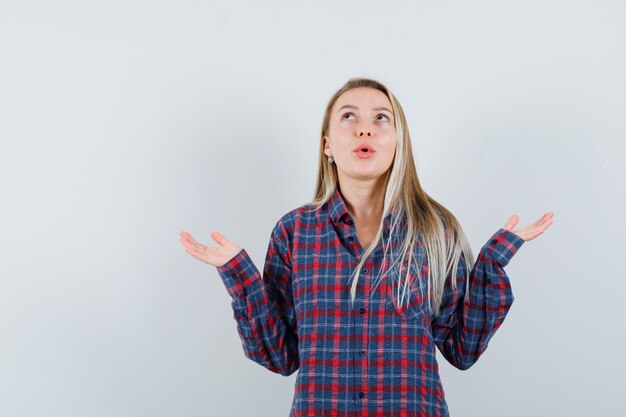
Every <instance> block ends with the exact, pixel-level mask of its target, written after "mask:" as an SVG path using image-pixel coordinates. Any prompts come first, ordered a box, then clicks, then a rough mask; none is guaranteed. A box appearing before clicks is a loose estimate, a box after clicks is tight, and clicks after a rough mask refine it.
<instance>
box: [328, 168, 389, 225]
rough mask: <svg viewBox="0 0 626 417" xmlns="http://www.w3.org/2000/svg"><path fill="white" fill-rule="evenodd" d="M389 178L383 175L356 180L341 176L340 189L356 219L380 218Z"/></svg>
mask: <svg viewBox="0 0 626 417" xmlns="http://www.w3.org/2000/svg"><path fill="white" fill-rule="evenodd" d="M386 186H387V178H385V176H384V175H381V176H380V177H379V178H375V179H372V180H354V179H351V178H343V179H342V178H341V176H340V177H339V189H340V190H341V195H342V196H343V199H344V201H345V203H346V206H347V208H348V211H349V212H350V214H351V215H352V216H353V217H355V219H375V220H380V218H381V217H382V214H383V205H384V202H385V188H386Z"/></svg>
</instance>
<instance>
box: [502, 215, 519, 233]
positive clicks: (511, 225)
mask: <svg viewBox="0 0 626 417" xmlns="http://www.w3.org/2000/svg"><path fill="white" fill-rule="evenodd" d="M518 221H519V217H518V216H517V214H514V215H512V216H511V217H509V220H508V221H507V222H506V224H505V225H504V227H502V228H503V229H504V230H508V231H509V232H510V231H511V230H513V228H514V227H515V225H516V224H517V222H518Z"/></svg>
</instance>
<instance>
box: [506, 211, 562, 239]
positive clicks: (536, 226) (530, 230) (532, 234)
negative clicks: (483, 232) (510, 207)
mask: <svg viewBox="0 0 626 417" xmlns="http://www.w3.org/2000/svg"><path fill="white" fill-rule="evenodd" d="M553 215H554V213H553V212H551V211H549V212H547V213H546V214H544V215H543V216H541V218H539V220H537V221H536V222H534V223H533V224H529V225H528V226H524V227H520V228H518V229H515V230H513V228H514V227H515V225H516V224H517V222H518V221H519V217H517V214H514V215H512V216H511V217H510V218H509V221H507V222H506V225H504V227H503V229H505V230H508V231H509V232H513V233H515V234H516V235H518V236H519V237H521V238H522V239H524V241H528V240H532V239H534V238H536V237H537V236H539V235H540V234H542V233H543V231H544V230H546V229H547V228H548V226H550V225H551V224H552V216H553Z"/></svg>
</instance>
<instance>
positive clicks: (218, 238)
mask: <svg viewBox="0 0 626 417" xmlns="http://www.w3.org/2000/svg"><path fill="white" fill-rule="evenodd" d="M211 237H212V238H213V240H215V241H216V242H217V244H218V245H220V246H224V245H226V243H228V239H226V238H225V237H224V235H222V234H221V233H220V232H218V231H217V230H214V231H212V232H211Z"/></svg>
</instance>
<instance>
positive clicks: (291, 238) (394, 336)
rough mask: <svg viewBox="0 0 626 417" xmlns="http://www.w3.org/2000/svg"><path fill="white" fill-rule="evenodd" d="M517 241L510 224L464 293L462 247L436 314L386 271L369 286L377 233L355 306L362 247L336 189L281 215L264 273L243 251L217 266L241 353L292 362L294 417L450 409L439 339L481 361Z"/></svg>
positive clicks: (267, 363)
mask: <svg viewBox="0 0 626 417" xmlns="http://www.w3.org/2000/svg"><path fill="white" fill-rule="evenodd" d="M390 216H391V213H389V214H388V215H387V216H386V217H385V219H384V230H385V231H388V228H389V220H390ZM523 243H524V240H523V239H522V238H521V237H519V236H518V235H516V234H514V233H512V232H509V231H507V230H505V229H499V230H498V231H497V232H496V233H495V234H494V235H493V236H492V237H491V238H490V239H489V242H488V243H487V244H485V246H483V248H482V250H481V251H480V253H479V255H478V259H477V261H476V263H475V265H474V267H473V269H472V271H471V275H470V285H469V287H470V294H469V299H468V300H467V301H464V294H465V285H466V284H465V278H464V274H465V271H466V264H465V259H464V258H463V257H462V258H461V259H460V261H459V263H458V272H457V274H456V275H457V276H456V277H455V278H456V281H457V287H456V289H453V288H452V287H451V286H450V279H448V280H447V281H446V286H445V288H444V294H443V298H442V306H441V311H440V314H439V315H438V316H437V317H434V316H433V315H432V313H429V312H430V310H429V309H428V304H427V300H425V299H424V297H421V296H420V295H419V292H418V291H415V290H413V291H412V293H411V297H410V300H409V305H408V306H405V305H402V306H400V305H399V304H398V301H397V298H396V295H395V289H394V290H391V286H390V285H387V283H386V282H385V280H384V279H383V280H382V282H381V283H380V285H378V286H374V285H370V284H374V282H375V279H376V277H377V272H379V271H380V268H381V266H382V265H383V264H382V261H383V257H382V246H381V244H380V242H379V246H378V248H377V249H376V250H375V251H374V252H373V253H372V255H371V256H370V257H369V258H368V260H367V261H366V262H365V264H364V266H363V269H362V271H361V275H360V277H359V283H358V286H357V297H356V301H355V304H354V305H352V304H351V301H350V293H349V291H350V284H351V281H350V282H348V279H349V277H350V273H351V272H352V270H353V269H354V267H355V266H356V264H357V262H358V261H359V259H360V256H361V255H362V253H363V252H364V249H363V248H362V247H361V245H360V243H359V242H358V239H357V237H356V227H355V225H354V220H353V218H352V216H351V215H350V213H349V212H348V210H347V208H346V205H345V202H344V200H343V197H342V195H341V193H340V191H339V190H338V189H337V190H336V191H335V194H334V195H333V197H332V198H331V199H330V200H329V201H328V202H327V203H325V204H324V205H323V206H322V208H321V209H320V210H318V211H312V210H310V209H307V208H305V206H303V207H300V208H297V209H295V210H292V211H290V212H289V213H287V214H286V215H284V216H283V217H282V218H281V219H280V220H278V222H277V223H276V225H275V227H274V229H273V231H272V234H271V238H270V242H269V247H268V250H267V256H266V260H265V267H264V270H263V274H262V275H261V274H260V273H259V271H258V269H257V268H256V267H255V265H254V264H253V262H252V260H251V259H250V257H249V255H248V253H247V252H246V250H245V249H242V250H241V251H240V252H239V253H238V254H237V255H236V256H235V257H234V258H232V259H231V260H229V261H228V262H227V263H226V264H224V265H222V266H220V267H217V271H218V273H219V275H220V277H221V278H222V280H223V282H224V284H225V286H226V289H227V291H228V293H229V294H230V296H231V297H232V308H233V311H234V318H235V320H236V322H237V331H238V333H239V336H240V338H241V342H242V346H243V351H244V353H245V355H246V357H248V358H250V359H251V360H253V361H255V362H257V363H258V364H260V365H262V366H264V367H265V368H267V369H269V370H270V371H272V372H276V373H278V374H281V375H285V376H287V375H291V374H292V373H294V372H295V371H296V370H298V374H297V377H296V384H295V394H294V398H293V402H292V407H291V413H290V417H295V416H314V417H323V416H371V417H374V416H377V417H383V416H407V417H408V416H448V415H449V413H448V407H447V405H446V400H445V397H444V391H443V387H442V385H441V381H440V377H439V372H438V365H437V361H436V350H435V346H436V347H437V348H438V349H439V351H440V352H441V353H442V354H443V356H444V357H445V358H446V360H448V361H449V362H450V363H451V364H452V365H454V366H455V367H457V368H459V369H467V368H469V367H470V366H472V364H474V363H475V362H476V361H477V360H478V358H479V356H480V355H481V354H482V352H484V350H485V349H486V348H487V344H488V342H489V340H490V339H491V337H492V336H493V335H494V333H495V331H496V330H497V329H498V327H499V326H500V325H501V324H502V322H503V321H504V318H505V316H506V314H507V312H508V310H509V308H510V307H511V304H512V303H513V294H512V292H511V286H510V281H509V278H508V277H507V275H506V273H505V271H504V269H503V267H504V266H506V265H507V264H508V262H509V260H510V259H511V257H512V256H513V255H514V254H515V252H517V250H518V249H519V248H520V246H522V244H523ZM416 250H417V251H421V253H417V254H416V255H417V256H418V259H422V260H424V259H425V255H424V253H423V252H424V248H423V247H422V246H421V245H416ZM385 262H387V260H385ZM422 267H423V268H422V272H427V268H428V267H427V266H426V265H422Z"/></svg>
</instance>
